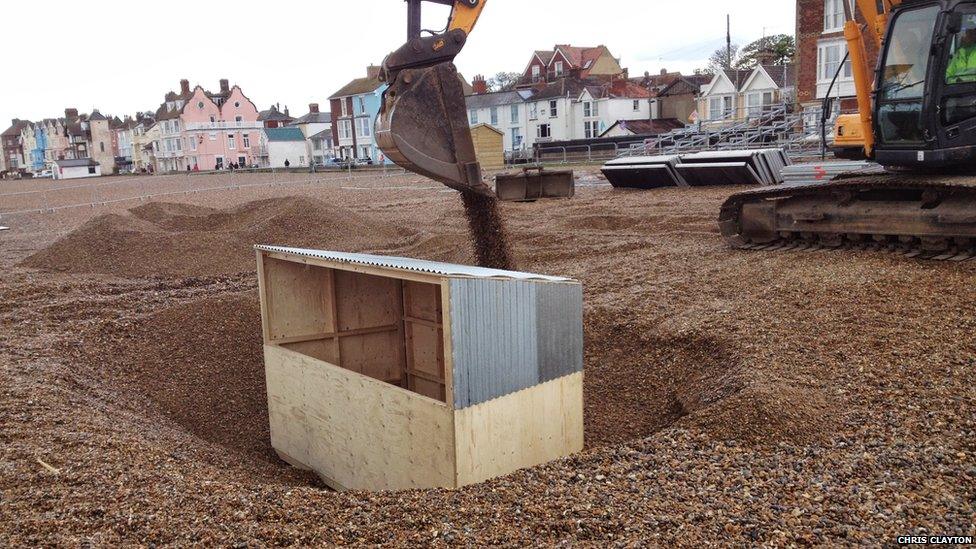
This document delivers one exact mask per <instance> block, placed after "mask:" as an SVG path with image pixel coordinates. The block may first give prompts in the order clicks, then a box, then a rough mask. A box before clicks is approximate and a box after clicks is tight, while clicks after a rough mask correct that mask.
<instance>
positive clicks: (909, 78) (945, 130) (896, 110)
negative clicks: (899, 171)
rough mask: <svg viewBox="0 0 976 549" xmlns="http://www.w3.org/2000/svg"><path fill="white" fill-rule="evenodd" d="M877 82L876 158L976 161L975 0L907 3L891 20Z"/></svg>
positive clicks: (887, 161) (904, 162)
mask: <svg viewBox="0 0 976 549" xmlns="http://www.w3.org/2000/svg"><path fill="white" fill-rule="evenodd" d="M881 53H882V56H881V62H880V64H879V70H878V72H877V82H876V84H875V92H874V103H875V116H874V125H875V136H876V145H875V159H876V160H877V161H878V162H879V163H880V164H882V165H885V166H901V167H908V168H941V167H947V166H954V167H958V166H963V165H973V164H976V2H974V1H972V0H968V1H958V0H956V1H948V2H946V1H928V2H906V3H904V4H902V5H901V6H900V7H898V8H896V9H895V10H894V11H893V12H892V14H891V17H890V19H889V23H888V32H887V39H886V40H885V42H884V45H883V50H882V52H881Z"/></svg>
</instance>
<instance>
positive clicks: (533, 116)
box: [529, 103, 539, 120]
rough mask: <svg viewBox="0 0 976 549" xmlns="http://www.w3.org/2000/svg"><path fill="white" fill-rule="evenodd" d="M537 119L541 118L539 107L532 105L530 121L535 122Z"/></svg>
mask: <svg viewBox="0 0 976 549" xmlns="http://www.w3.org/2000/svg"><path fill="white" fill-rule="evenodd" d="M537 118H539V105H538V104H536V103H532V105H530V106H529V120H535V119H537Z"/></svg>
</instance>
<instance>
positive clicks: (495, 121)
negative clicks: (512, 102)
mask: <svg viewBox="0 0 976 549" xmlns="http://www.w3.org/2000/svg"><path fill="white" fill-rule="evenodd" d="M491 125H492V126H497V125H498V107H492V108H491Z"/></svg>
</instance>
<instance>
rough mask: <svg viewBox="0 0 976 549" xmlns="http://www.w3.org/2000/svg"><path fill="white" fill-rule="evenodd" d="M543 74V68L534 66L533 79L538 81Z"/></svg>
mask: <svg viewBox="0 0 976 549" xmlns="http://www.w3.org/2000/svg"><path fill="white" fill-rule="evenodd" d="M541 74H542V67H540V66H539V65H532V78H533V79H534V80H538V78H539V76H540V75H541Z"/></svg>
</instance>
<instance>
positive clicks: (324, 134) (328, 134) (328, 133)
mask: <svg viewBox="0 0 976 549" xmlns="http://www.w3.org/2000/svg"><path fill="white" fill-rule="evenodd" d="M331 138H332V130H322V131H320V132H319V133H317V134H315V135H313V136H312V137H309V139H331Z"/></svg>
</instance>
